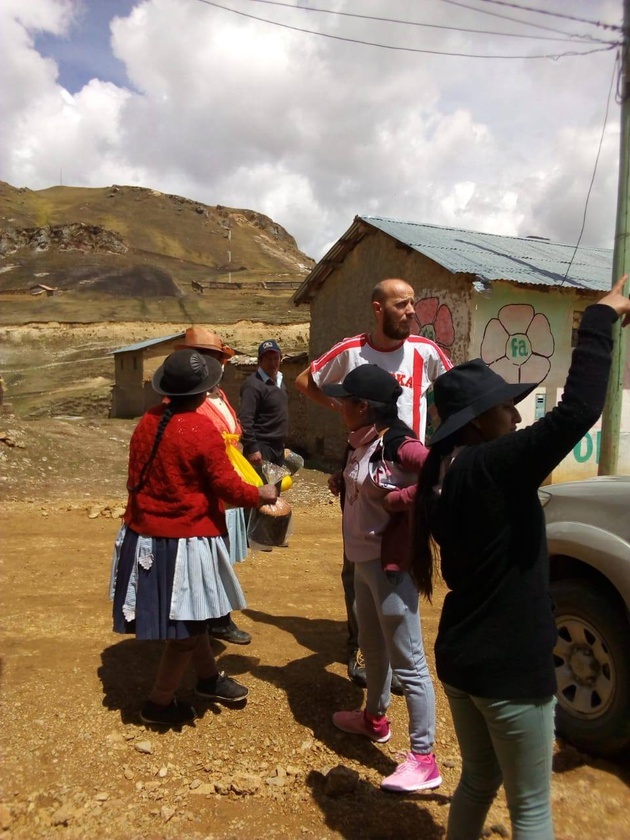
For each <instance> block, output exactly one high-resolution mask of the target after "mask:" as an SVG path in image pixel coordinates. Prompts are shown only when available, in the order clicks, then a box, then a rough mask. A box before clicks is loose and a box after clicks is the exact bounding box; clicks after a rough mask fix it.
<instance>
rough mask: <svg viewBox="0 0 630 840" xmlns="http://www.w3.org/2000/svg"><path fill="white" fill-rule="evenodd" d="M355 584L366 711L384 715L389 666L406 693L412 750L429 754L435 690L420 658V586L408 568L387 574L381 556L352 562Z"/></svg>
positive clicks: (387, 701)
mask: <svg viewBox="0 0 630 840" xmlns="http://www.w3.org/2000/svg"><path fill="white" fill-rule="evenodd" d="M354 588H355V594H356V607H357V617H358V620H359V644H360V645H361V650H362V652H363V658H364V659H365V670H366V676H367V703H366V709H367V711H368V712H369V713H370V714H372V715H382V714H385V712H386V711H387V708H388V706H389V703H390V699H391V697H390V691H389V687H390V682H391V672H392V669H393V671H394V673H395V674H396V676H397V677H398V679H399V680H400V682H401V683H402V685H403V689H404V692H405V700H406V703H407V712H408V714H409V737H410V742H411V751H412V752H414V753H423V754H426V753H431V752H433V742H434V740H435V694H434V692H433V683H432V681H431V675H430V674H429V669H428V668H427V662H426V659H425V656H424V645H423V643H422V630H421V627H420V616H419V614H418V590H417V589H416V587H415V585H414V583H413V581H412V579H411V576H410V575H409V573H408V572H398V573H396V574H391V573H390V575H389V576H388V575H386V573H385V572H384V571H383V569H382V567H381V561H380V560H368V561H367V562H363V563H356V564H355V569H354ZM390 662H391V668H390Z"/></svg>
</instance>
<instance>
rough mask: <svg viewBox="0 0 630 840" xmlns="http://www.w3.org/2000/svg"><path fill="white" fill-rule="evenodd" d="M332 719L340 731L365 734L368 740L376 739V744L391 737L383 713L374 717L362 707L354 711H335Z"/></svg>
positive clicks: (387, 722)
mask: <svg viewBox="0 0 630 840" xmlns="http://www.w3.org/2000/svg"><path fill="white" fill-rule="evenodd" d="M332 721H333V723H334V724H335V726H336V727H337V729H341V731H342V732H350V734H351V735H365V737H366V738H369V739H370V741H376V742H377V743H378V744H384V743H385V742H386V741H389V739H390V738H391V737H392V733H391V731H390V729H389V721H388V720H387V718H386V717H385V715H383V716H382V717H374V715H369V714H368V713H367V712H365V711H363V710H362V709H356V710H355V711H354V712H335V713H334V715H333V716H332Z"/></svg>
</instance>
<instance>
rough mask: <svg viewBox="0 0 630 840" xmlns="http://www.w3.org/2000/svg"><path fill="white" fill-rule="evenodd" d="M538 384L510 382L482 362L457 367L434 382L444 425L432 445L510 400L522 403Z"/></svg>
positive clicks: (437, 432) (436, 398)
mask: <svg viewBox="0 0 630 840" xmlns="http://www.w3.org/2000/svg"><path fill="white" fill-rule="evenodd" d="M537 385H538V382H534V383H531V382H529V383H526V382H519V383H517V384H511V383H509V382H506V381H505V379H503V377H502V376H499V374H498V373H495V372H494V371H493V370H492V369H491V368H489V367H488V365H487V364H486V363H485V362H484V361H482V360H481V359H472V360H471V361H470V362H464V363H463V364H461V365H456V366H455V367H454V368H451V370H449V371H447V372H446V373H443V374H442V375H441V376H438V378H437V379H436V380H435V382H434V383H433V396H434V398H435V407H436V409H437V413H438V414H439V415H440V421H441V422H440V425H439V426H438V429H437V431H435V432H434V433H433V434H432V435H431V440H430V441H429V446H433V445H434V444H436V443H439V441H441V440H444V438H446V437H448V436H449V435H452V434H453V433H454V432H457V431H458V430H459V429H462V428H463V427H464V426H465V425H466V424H467V423H470V421H471V420H474V419H475V417H479V415H480V414H483V413H484V411H488V409H490V408H494V406H495V405H500V403H502V402H506V401H507V400H514V402H515V403H517V402H520V401H521V400H522V399H524V398H525V397H526V396H527V395H528V394H531V392H532V391H533V390H534V388H536V387H537Z"/></svg>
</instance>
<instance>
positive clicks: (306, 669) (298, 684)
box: [243, 609, 450, 837]
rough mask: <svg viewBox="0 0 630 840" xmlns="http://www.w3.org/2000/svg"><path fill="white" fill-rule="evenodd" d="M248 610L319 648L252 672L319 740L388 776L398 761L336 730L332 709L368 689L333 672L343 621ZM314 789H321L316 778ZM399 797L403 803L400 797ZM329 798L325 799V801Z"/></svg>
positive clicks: (359, 700)
mask: <svg viewBox="0 0 630 840" xmlns="http://www.w3.org/2000/svg"><path fill="white" fill-rule="evenodd" d="M243 612H244V613H245V614H246V615H247V616H248V617H249V618H251V619H252V621H257V622H261V623H265V624H270V625H273V626H274V627H277V628H278V629H280V630H283V631H284V632H286V633H290V634H291V635H293V636H294V638H295V639H296V641H297V642H298V643H299V644H300V645H302V647H305V648H307V649H309V650H312V651H314V652H313V653H312V654H311V655H310V656H305V657H303V658H302V659H293V660H292V661H290V662H288V663H287V664H286V665H281V666H271V665H258V666H256V667H255V668H254V669H253V671H252V673H253V674H254V675H255V676H256V677H258V678H259V679H261V680H265V681H266V682H269V683H271V684H272V685H275V686H277V687H278V688H280V689H281V690H282V691H284V693H285V694H286V697H287V701H288V703H289V707H290V709H291V712H292V714H293V717H294V719H295V720H296V721H297V722H298V723H300V724H302V726H304V727H306V728H307V729H310V730H311V732H312V733H313V736H314V737H315V738H316V739H317V740H318V741H321V742H322V743H323V744H325V745H326V746H327V747H328V748H329V749H330V750H332V751H333V752H334V753H336V754H337V755H338V756H340V758H347V759H349V760H352V761H356V762H358V763H359V764H362V765H364V766H367V767H371V768H373V769H374V770H376V771H377V772H378V773H380V774H381V775H383V776H388V775H389V774H390V773H392V772H393V770H394V769H395V767H396V764H397V762H396V761H395V760H394V759H393V758H391V757H390V756H388V755H387V754H385V753H384V752H382V751H381V749H380V748H379V747H378V746H377V745H376V744H373V743H372V742H371V741H369V740H368V739H367V738H359V737H354V736H352V735H348V734H347V733H345V732H341V731H340V730H338V729H336V728H335V726H334V725H333V723H332V720H331V716H332V713H333V712H335V711H337V710H343V709H358V708H360V707H361V706H362V705H363V690H362V689H361V688H359V687H358V686H356V685H354V683H352V682H351V681H350V680H349V679H347V678H346V677H345V676H340V675H339V674H335V673H333V672H331V671H329V670H328V666H329V665H330V664H331V663H333V662H337V661H338V660H339V656H338V641H337V640H336V639H335V636H336V635H337V634H336V630H337V629H338V625H339V622H336V621H330V620H328V619H318V618H304V617H303V616H286V615H285V616H281V615H270V614H269V613H264V612H261V611H259V610H250V609H246V610H243ZM403 714H405V713H404V712H403ZM405 725H406V722H405ZM313 789H314V791H315V790H316V789H317V784H316V781H315V782H314V786H313ZM386 796H389V795H386ZM429 797H430V798H431V799H433V800H434V801H438V802H440V803H446V802H448V801H450V800H449V797H446V796H443V795H442V794H438V793H426V794H423V798H429ZM395 798H396V799H397V801H398V802H400V798H399V797H395ZM327 799H328V797H324V800H323V801H324V802H325V801H327ZM357 836H359V835H357ZM362 836H364V837H367V836H368V835H365V834H364V835H362ZM384 836H388V835H384ZM436 836H439V835H436Z"/></svg>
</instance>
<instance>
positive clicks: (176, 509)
mask: <svg viewBox="0 0 630 840" xmlns="http://www.w3.org/2000/svg"><path fill="white" fill-rule="evenodd" d="M165 408H166V406H164V405H159V406H156V407H154V408H152V409H150V410H149V411H148V412H147V413H146V414H145V415H144V416H143V417H142V419H141V420H140V422H139V423H138V425H137V426H136V429H135V431H134V433H133V435H132V437H131V443H130V445H129V486H130V487H135V485H136V484H137V483H138V481H139V478H140V471H141V469H142V467H143V465H144V464H145V462H146V461H147V459H148V457H149V453H150V452H151V447H152V445H153V441H154V439H155V435H156V432H157V428H158V425H159V422H160V418H161V416H162V414H163V413H164V409H165ZM222 499H224V500H225V501H226V502H229V504H231V505H234V506H235V507H255V506H256V505H257V503H258V489H257V488H256V487H252V486H251V485H250V484H246V483H245V482H244V481H241V479H240V478H239V476H238V475H237V473H236V472H235V471H234V468H233V467H232V465H231V463H230V461H229V460H228V457H227V455H226V454H225V443H224V441H223V438H222V437H221V435H220V434H219V432H218V431H217V430H216V429H215V427H214V426H213V424H212V422H211V421H210V420H209V419H208V418H207V417H204V416H202V415H201V414H198V413H197V412H195V411H185V412H181V413H178V414H174V415H173V417H172V418H171V419H170V420H169V422H168V423H167V425H166V429H165V430H164V434H163V436H162V440H161V441H160V445H159V447H158V450H157V452H156V454H155V457H154V459H153V461H152V463H151V465H150V466H149V469H148V471H147V473H146V482H145V484H144V486H143V487H142V488H141V489H140V491H139V492H138V493H130V494H129V499H128V502H127V509H126V511H125V517H124V519H125V523H126V524H127V526H128V527H129V528H132V529H133V530H134V531H136V532H137V533H139V534H142V535H144V536H148V537H216V536H218V535H220V534H224V533H225V532H226V527H225V508H224V505H223V502H222Z"/></svg>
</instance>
